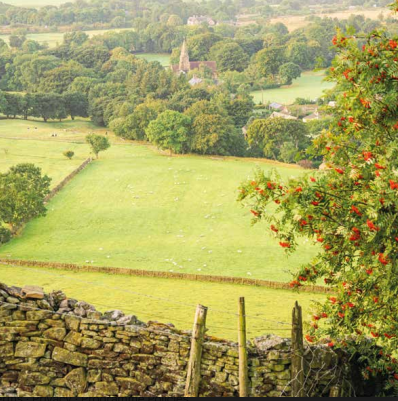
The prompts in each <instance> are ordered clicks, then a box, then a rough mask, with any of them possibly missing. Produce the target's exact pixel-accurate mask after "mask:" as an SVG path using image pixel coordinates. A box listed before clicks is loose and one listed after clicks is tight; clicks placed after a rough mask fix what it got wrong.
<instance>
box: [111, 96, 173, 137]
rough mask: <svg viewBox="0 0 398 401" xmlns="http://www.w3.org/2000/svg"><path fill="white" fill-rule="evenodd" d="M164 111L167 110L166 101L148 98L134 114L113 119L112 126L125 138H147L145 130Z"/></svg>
mask: <svg viewBox="0 0 398 401" xmlns="http://www.w3.org/2000/svg"><path fill="white" fill-rule="evenodd" d="M164 111H166V104H165V102H164V101H161V100H150V99H148V100H147V101H146V102H145V103H142V104H140V105H138V106H137V107H136V108H135V109H134V111H133V113H132V114H129V115H128V116H127V117H122V118H119V119H116V120H113V121H112V123H111V128H112V129H113V131H115V133H116V135H118V136H121V137H123V138H127V139H135V140H144V139H147V138H146V133H145V131H146V129H147V128H148V125H149V124H150V122H151V121H153V120H156V118H157V117H158V115H159V114H160V113H162V112H164Z"/></svg>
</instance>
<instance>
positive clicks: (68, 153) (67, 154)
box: [63, 150, 75, 160]
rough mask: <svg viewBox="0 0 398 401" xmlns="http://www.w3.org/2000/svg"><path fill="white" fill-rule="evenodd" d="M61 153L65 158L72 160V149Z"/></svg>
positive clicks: (73, 153)
mask: <svg viewBox="0 0 398 401" xmlns="http://www.w3.org/2000/svg"><path fill="white" fill-rule="evenodd" d="M63 155H64V156H65V157H66V158H67V159H69V160H72V159H73V156H74V155H75V152H73V151H71V150H66V151H65V152H64V153H63Z"/></svg>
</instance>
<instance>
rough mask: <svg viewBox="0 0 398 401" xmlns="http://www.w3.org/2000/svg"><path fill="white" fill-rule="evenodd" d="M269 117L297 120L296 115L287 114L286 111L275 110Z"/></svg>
mask: <svg viewBox="0 0 398 401" xmlns="http://www.w3.org/2000/svg"><path fill="white" fill-rule="evenodd" d="M270 118H284V119H285V120H298V118H297V117H294V116H292V115H290V114H287V113H279V112H277V111H274V112H273V113H272V114H271V116H270Z"/></svg>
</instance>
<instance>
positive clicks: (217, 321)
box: [0, 266, 324, 341]
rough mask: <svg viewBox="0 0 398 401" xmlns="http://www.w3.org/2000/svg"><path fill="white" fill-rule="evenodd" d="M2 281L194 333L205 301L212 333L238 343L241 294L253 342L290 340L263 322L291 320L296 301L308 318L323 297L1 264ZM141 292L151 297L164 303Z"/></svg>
mask: <svg viewBox="0 0 398 401" xmlns="http://www.w3.org/2000/svg"><path fill="white" fill-rule="evenodd" d="M0 282H5V283H7V284H8V285H17V286H24V285H39V286H42V287H44V288H45V290H46V291H48V292H50V291H52V290H62V291H64V292H65V293H66V294H67V296H68V297H71V298H76V299H78V300H84V301H86V302H89V303H91V304H93V305H95V306H96V308H97V310H100V311H102V312H105V311H107V310H112V309H120V310H123V311H124V312H125V313H126V314H134V315H136V316H137V317H138V318H139V319H140V320H142V321H144V322H148V321H150V320H152V321H159V322H162V323H167V322H171V323H173V324H174V325H175V326H176V327H178V328H179V329H187V330H191V329H192V325H193V318H194V314H195V305H197V304H198V303H201V304H203V305H206V306H208V307H209V308H210V310H209V313H208V319H207V320H208V323H207V327H208V328H209V333H208V334H209V335H213V336H217V337H221V338H228V339H231V340H234V341H237V330H236V328H237V320H236V319H237V318H236V316H234V315H233V314H234V313H236V312H237V307H238V299H239V297H240V296H244V297H245V298H246V309H247V314H248V315H249V316H250V317H248V318H247V330H248V336H249V338H250V339H252V338H254V337H256V336H260V335H264V334H267V333H274V334H277V335H280V336H283V337H290V328H289V326H286V325H280V324H277V323H275V322H269V321H265V320H261V319H267V320H271V321H278V322H290V321H291V310H292V308H293V304H294V302H295V301H296V300H298V301H299V302H300V304H301V305H302V307H303V311H304V317H307V315H308V314H309V313H310V311H311V307H310V305H311V303H312V301H322V300H323V299H324V296H323V295H314V294H308V293H296V292H293V291H283V290H271V289H267V288H260V287H248V286H239V285H231V284H216V283H199V282H192V281H179V280H170V279H157V278H142V277H126V276H110V275H105V274H99V273H71V272H62V271H52V270H46V269H36V268H32V269H30V268H21V267H12V266H1V268H0ZM141 294H144V295H146V294H150V295H151V296H152V297H154V298H160V299H154V298H152V297H151V298H149V297H146V296H142V295H141ZM175 302H176V303H177V304H176V303H175ZM181 304H184V305H181ZM185 304H186V305H185ZM219 311H225V312H227V313H220V312H219Z"/></svg>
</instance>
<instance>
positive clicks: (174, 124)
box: [146, 110, 191, 155]
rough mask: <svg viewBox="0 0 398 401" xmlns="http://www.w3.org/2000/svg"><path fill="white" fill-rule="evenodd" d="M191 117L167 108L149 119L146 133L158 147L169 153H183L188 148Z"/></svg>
mask: <svg viewBox="0 0 398 401" xmlns="http://www.w3.org/2000/svg"><path fill="white" fill-rule="evenodd" d="M190 128H191V119H190V118H189V117H188V116H185V115H184V114H181V113H179V112H177V111H172V110H167V111H165V112H163V113H162V114H160V115H159V116H158V118H157V119H156V120H154V121H151V123H150V124H149V126H148V128H147V130H146V135H147V137H148V139H149V140H150V141H151V142H152V143H154V144H155V145H157V146H158V147H159V148H161V149H164V150H169V151H170V155H172V154H173V152H174V153H184V152H186V151H187V150H188V148H189V142H190V135H189V133H190Z"/></svg>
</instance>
